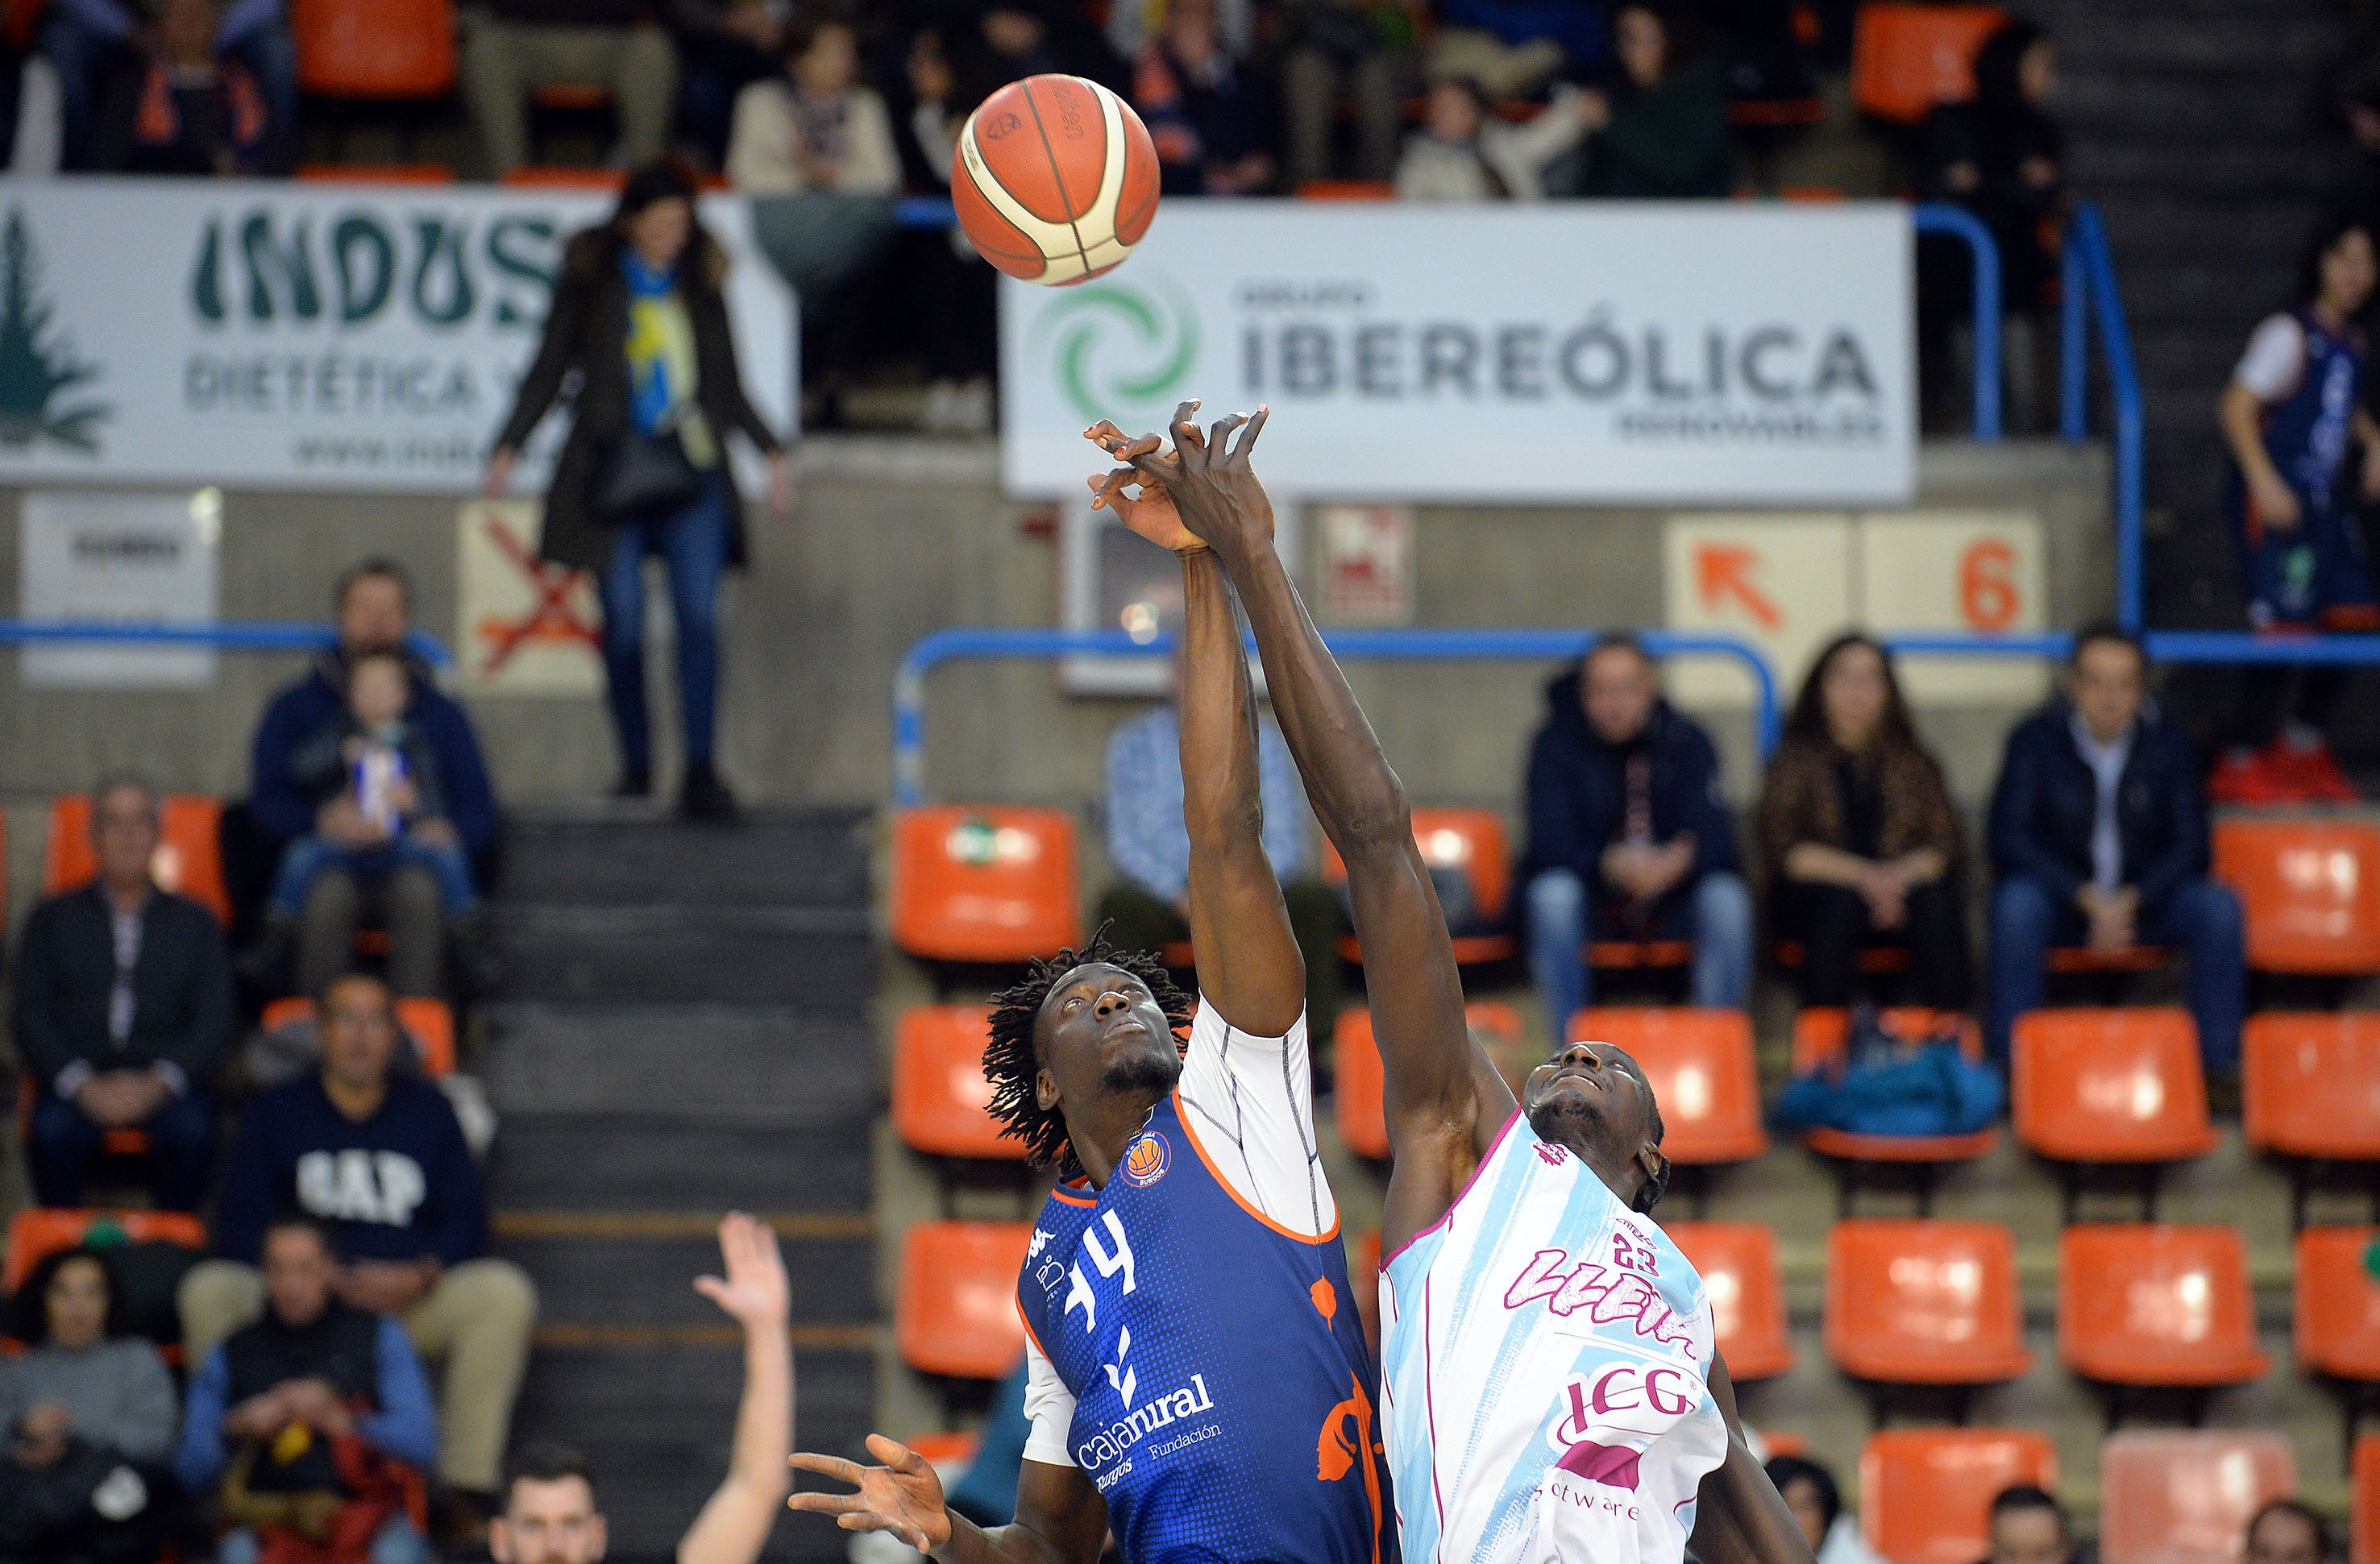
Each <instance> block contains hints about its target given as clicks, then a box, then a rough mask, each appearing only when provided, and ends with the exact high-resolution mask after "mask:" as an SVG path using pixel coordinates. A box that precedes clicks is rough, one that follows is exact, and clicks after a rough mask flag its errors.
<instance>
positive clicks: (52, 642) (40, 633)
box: [0, 619, 455, 668]
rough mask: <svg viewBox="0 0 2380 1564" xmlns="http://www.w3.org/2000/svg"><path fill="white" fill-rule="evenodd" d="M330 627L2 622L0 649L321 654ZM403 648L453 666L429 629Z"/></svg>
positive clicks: (333, 635) (331, 640) (332, 633)
mask: <svg viewBox="0 0 2380 1564" xmlns="http://www.w3.org/2000/svg"><path fill="white" fill-rule="evenodd" d="M338 638H339V634H338V631H337V630H336V629H335V628H334V626H332V625H329V624H296V623H286V622H283V623H275V622H270V621H258V620H249V621H244V622H243V621H233V622H229V623H225V624H116V623H112V622H109V621H104V620H64V619H0V646H20V647H26V646H156V647H205V648H208V649H212V650H215V651H321V650H322V649H324V648H326V647H331V646H334V645H336V644H337V642H338ZM405 644H406V647H407V649H408V650H410V651H411V652H412V653H413V654H414V655H415V656H416V657H419V658H420V659H421V660H422V661H424V662H427V663H429V664H430V665H431V667H433V668H452V667H453V666H455V654H454V653H452V652H450V651H448V650H447V649H446V648H445V647H444V646H443V644H441V643H440V641H439V640H438V638H437V637H434V636H432V635H431V634H430V633H429V632H428V631H427V630H415V631H413V632H411V633H410V634H409V635H407V637H406V643H405Z"/></svg>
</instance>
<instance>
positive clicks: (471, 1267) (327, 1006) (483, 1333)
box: [181, 974, 537, 1542]
mask: <svg viewBox="0 0 2380 1564" xmlns="http://www.w3.org/2000/svg"><path fill="white" fill-rule="evenodd" d="M319 1013H320V1016H321V1021H322V1069H321V1071H320V1072H319V1073H317V1074H313V1075H310V1076H307V1077H305V1078H303V1079H301V1080H297V1081H293V1082H291V1083H290V1084H288V1085H285V1086H278V1087H275V1088H274V1089H273V1090H272V1091H269V1092H266V1093H264V1094H263V1095H261V1096H260V1097H257V1098H255V1099H254V1100H253V1101H252V1102H250V1103H249V1107H248V1111H247V1112H246V1113H245V1114H244V1115H242V1116H241V1119H240V1126H239V1135H238V1138H237V1141H236V1142H235V1143H234V1145H233V1146H232V1152H231V1159H230V1162H229V1165H228V1166H227V1167H226V1168H225V1172H224V1188H223V1198H222V1202H221V1206H220V1208H219V1211H218V1214H217V1217H216V1220H215V1242H216V1246H217V1248H218V1250H219V1251H220V1253H221V1255H222V1257H221V1258H219V1259H213V1260H208V1261H204V1262H202V1263H201V1264H200V1265H199V1266H197V1267H194V1268H193V1269H192V1270H191V1272H190V1274H189V1275H188V1278H186V1279H184V1281H183V1283H182V1294H181V1309H182V1335H183V1340H185V1341H186V1342H188V1345H189V1348H190V1352H191V1354H192V1355H193V1356H194V1357H196V1356H199V1355H201V1354H203V1353H204V1352H206V1350H207V1349H208V1348H209V1347H210V1346H212V1344H213V1343H215V1342H217V1341H220V1340H223V1339H224V1337H225V1336H226V1335H227V1334H229V1333H230V1331H231V1330H232V1329H233V1328H235V1327H236V1326H237V1325H239V1324H240V1323H241V1322H242V1321H244V1320H248V1319H251V1318H253V1317H255V1315H256V1314H257V1311H258V1310H259V1309H260V1308H261V1306H262V1303H263V1298H264V1295H265V1293H266V1292H267V1291H270V1288H271V1277H270V1276H269V1275H268V1276H264V1277H260V1276H259V1275H258V1273H257V1270H256V1268H255V1267H256V1266H257V1265H258V1263H259V1260H260V1257H263V1258H265V1259H267V1260H269V1259H270V1258H271V1256H270V1255H267V1253H266V1239H267V1236H268V1235H269V1233H270V1232H271V1231H273V1220H272V1218H273V1212H275V1211H278V1210H289V1209H295V1210H298V1211H301V1212H303V1213H305V1214H306V1216H307V1217H309V1218H311V1219H313V1220H316V1221H320V1222H322V1223H326V1224H328V1231H330V1232H331V1233H332V1235H333V1238H334V1243H336V1245H337V1247H338V1249H339V1252H340V1253H341V1254H342V1255H344V1256H345V1257H346V1264H345V1266H344V1267H341V1268H339V1270H338V1272H337V1274H336V1276H335V1278H334V1287H335V1291H336V1292H337V1294H338V1296H339V1297H340V1298H341V1299H342V1300H343V1301H344V1302H345V1303H348V1304H351V1305H353V1306H354V1307H355V1308H358V1309H361V1310H365V1311H368V1312H369V1313H371V1314H376V1315H387V1316H389V1317H391V1318H392V1319H395V1320H400V1321H402V1322H403V1324H404V1328H405V1331H406V1333H407V1335H409V1336H410V1337H411V1339H412V1344H413V1346H414V1347H415V1348H417V1349H419V1352H420V1353H421V1355H422V1356H424V1357H430V1358H442V1357H443V1359H444V1360H445V1373H444V1393H443V1396H442V1397H441V1403H442V1404H441V1417H442V1421H443V1429H442V1433H441V1437H440V1438H439V1441H438V1465H437V1472H438V1476H439V1477H440V1479H441V1480H442V1481H443V1484H444V1492H443V1493H442V1495H441V1496H440V1499H441V1502H440V1507H439V1514H440V1521H439V1525H438V1532H439V1534H440V1539H441V1540H442V1541H443V1542H447V1541H455V1540H458V1539H461V1540H468V1539H469V1538H471V1537H472V1536H473V1535H474V1534H475V1533H476V1531H477V1530H478V1529H479V1527H480V1525H481V1524H482V1523H483V1522H484V1520H485V1518H486V1516H487V1514H488V1513H489V1511H490V1510H491V1509H492V1507H493V1505H494V1502H495V1492H496V1479H497V1471H498V1468H499V1466H500V1465H501V1463H502V1461H503V1457H504V1437H505V1433H506V1430H507V1428H508V1427H509V1425H510V1424H511V1420H512V1406H513V1397H514V1395H515V1394H516V1392H517V1391H518V1390H519V1388H520V1378H521V1371H522V1368H523V1367H524V1365H525V1364H526V1363H527V1360H528V1333H529V1327H530V1325H531V1324H532V1323H533V1320H534V1318H535V1315H536V1312H537V1299H536V1293H535V1291H533V1290H532V1289H531V1287H530V1285H529V1281H528V1277H527V1276H525V1275H524V1274H522V1272H521V1269H520V1267H517V1266H515V1265H514V1264H512V1262H510V1261H508V1260H498V1259H492V1258H489V1257H488V1256H487V1254H486V1249H487V1230H488V1211H487V1202H486V1199H485V1197H484V1195H483V1194H482V1193H481V1191H480V1170H479V1169H478V1168H477V1167H476V1166H475V1165H474V1164H473V1162H472V1160H471V1154H470V1151H469V1149H468V1147H467V1146H465V1145H464V1142H463V1131H462V1128H461V1126H460V1125H458V1124H457V1123H456V1122H455V1110H454V1109H451V1108H449V1107H448V1106H447V1103H446V1098H445V1097H444V1095H443V1094H442V1093H441V1092H440V1091H439V1090H438V1088H437V1087H436V1086H434V1085H431V1084H429V1083H428V1082H425V1081H421V1080H418V1079H415V1078H412V1077H410V1076H407V1075H403V1074H400V1073H397V1072H395V1070H393V1069H392V1068H391V1062H390V1055H391V1054H392V1052H393V1051H394V1050H395V1048H396V1017H395V1012H394V1009H393V1007H392V1002H391V1000H390V998H389V992H388V988H387V986H386V985H384V984H383V983H382V982H381V981H380V980H379V979H378V978H376V977H370V976H363V975H361V974H349V975H347V976H343V977H340V978H338V979H337V980H336V981H334V982H333V983H332V984H331V985H330V987H329V989H328V991H327V992H325V993H324V994H323V995H322V998H321V1003H320V1007H319Z"/></svg>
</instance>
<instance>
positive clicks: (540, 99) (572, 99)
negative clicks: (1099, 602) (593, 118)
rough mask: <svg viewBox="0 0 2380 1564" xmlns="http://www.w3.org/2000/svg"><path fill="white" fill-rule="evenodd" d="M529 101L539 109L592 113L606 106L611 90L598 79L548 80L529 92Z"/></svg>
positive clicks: (608, 103) (608, 104)
mask: <svg viewBox="0 0 2380 1564" xmlns="http://www.w3.org/2000/svg"><path fill="white" fill-rule="evenodd" d="M528 97H529V102H530V103H535V104H536V105H537V106H538V107H539V108H541V109H559V110H562V111H564V112H565V113H570V114H592V113H593V112H594V111H595V110H597V109H601V108H608V107H610V106H611V103H612V90H611V89H610V88H609V87H606V86H604V85H603V84H602V83H601V82H600V81H549V82H547V83H546V84H545V85H544V86H542V87H540V88H538V89H536V90H535V91H532V92H530V93H529V95H528Z"/></svg>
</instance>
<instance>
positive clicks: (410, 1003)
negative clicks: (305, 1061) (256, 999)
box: [257, 994, 455, 1077]
mask: <svg viewBox="0 0 2380 1564" xmlns="http://www.w3.org/2000/svg"><path fill="white" fill-rule="evenodd" d="M313 1019H314V1001H313V1000H310V999H307V998H305V997H304V996H303V995H293V996H291V997H289V998H286V999H278V1000H273V1002H272V1003H271V1004H268V1005H266V1006H265V1007H264V1013H263V1014H262V1015H261V1016H259V1017H257V1024H258V1025H260V1026H261V1027H262V1028H264V1030H266V1031H268V1032H270V1031H272V1030H273V1028H274V1027H276V1026H286V1025H288V1024H290V1023H292V1022H296V1021H311V1020H313ZM396 1024H397V1025H398V1026H399V1027H401V1028H402V1029H403V1030H404V1031H405V1032H406V1033H407V1035H408V1036H410V1037H412V1038H413V1041H414V1045H415V1046H416V1047H417V1048H419V1049H420V1050H421V1069H422V1073H424V1074H427V1075H431V1076H433V1077H434V1076H440V1075H452V1074H453V1073H455V1012H453V1011H452V1010H449V1009H448V1008H447V1007H446V1001H445V1000H438V999H431V998H428V997H427V996H423V995H419V994H417V995H414V996H412V997H410V998H407V999H400V1000H397V1001H396Z"/></svg>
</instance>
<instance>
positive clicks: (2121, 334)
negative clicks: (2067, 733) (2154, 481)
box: [2058, 201, 2148, 633]
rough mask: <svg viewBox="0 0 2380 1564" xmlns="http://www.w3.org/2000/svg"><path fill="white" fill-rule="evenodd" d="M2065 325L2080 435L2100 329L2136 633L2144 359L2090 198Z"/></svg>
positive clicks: (2072, 232) (2078, 227) (2067, 409)
mask: <svg viewBox="0 0 2380 1564" xmlns="http://www.w3.org/2000/svg"><path fill="white" fill-rule="evenodd" d="M2062 264H2063V266H2064V269H2065V292H2066V298H2065V306H2066V318H2065V322H2064V330H2063V331H2062V332H2061V333H2059V335H2060V338H2061V341H2060V345H2059V346H2060V358H2059V364H2058V394H2059V397H2058V400H2059V409H2058V412H2059V418H2058V421H2059V432H2060V433H2061V434H2063V435H2064V436H2065V437H2066V439H2067V440H2068V441H2070V442H2080V441H2081V440H2082V439H2083V437H2084V435H2085V434H2086V432H2087V431H2088V424H2089V398H2090V361H2089V355H2090V351H2091V347H2090V328H2091V327H2092V326H2093V325H2094V324H2095V325H2096V326H2097V327H2098V331H2099V346H2100V351H2101V352H2102V353H2103V354H2105V355H2106V358H2107V391H2108V394H2109V396H2110V397H2111V398H2112V400H2113V401H2114V404H2115V419H2116V429H2115V435H2116V617H2117V618H2118V620H2119V621H2120V622H2121V623H2122V624H2123V625H2124V627H2125V628H2126V629H2128V630H2131V631H2133V632H2135V633H2137V632H2138V631H2139V630H2140V629H2141V627H2142V624H2143V619H2144V613H2143V573H2142V567H2141V550H2142V537H2141V512H2142V506H2143V503H2144V502H2145V496H2144V493H2143V486H2144V484H2145V482H2146V466H2147V457H2148V426H2147V415H2146V414H2145V413H2144V412H2143V408H2142V404H2141V377H2140V370H2139V367H2138V366H2137V365H2136V364H2134V363H2133V361H2132V334H2131V331H2130V330H2129V329H2127V327H2126V326H2125V324H2124V301H2123V297H2122V295H2120V294H2119V292H2118V291H2117V289H2116V259H2115V255H2114V252H2113V251H2111V250H2110V249H2108V248H2107V224H2105V223H2104V222H2102V221H2101V220H2100V217H2099V209H2098V208H2097V207H2095V206H2094V205H2092V204H2091V203H2090V202H2089V201H2084V202H2083V203H2082V204H2081V205H2080V206H2077V207H2076V208H2075V209H2074V215H2073V216H2072V217H2071V218H2070V219H2068V220H2067V224H2066V246H2065V255H2064V258H2063V261H2062Z"/></svg>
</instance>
